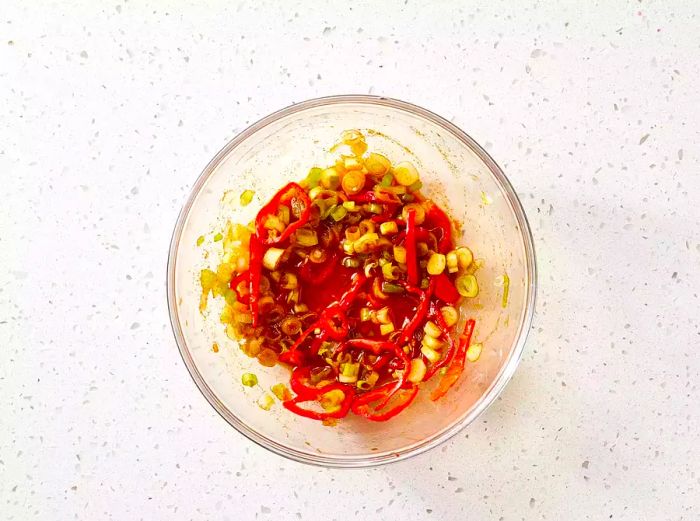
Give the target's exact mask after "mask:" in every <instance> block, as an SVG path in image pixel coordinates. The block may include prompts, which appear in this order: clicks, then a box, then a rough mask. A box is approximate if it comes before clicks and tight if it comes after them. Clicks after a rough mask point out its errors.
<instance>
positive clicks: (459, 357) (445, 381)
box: [430, 319, 475, 401]
mask: <svg viewBox="0 0 700 521" xmlns="http://www.w3.org/2000/svg"><path fill="white" fill-rule="evenodd" d="M474 325H475V322H474V319H469V320H467V324H466V326H465V328H464V333H462V334H461V335H460V336H459V344H458V345H457V351H456V352H455V355H454V358H453V360H452V362H451V363H450V366H449V367H448V368H447V372H446V373H445V375H444V376H443V377H442V379H441V380H440V383H439V384H438V386H437V388H436V389H435V390H434V391H433V392H432V393H431V395H430V399H431V400H433V401H435V400H439V399H440V398H442V397H443V396H445V394H446V393H447V391H449V390H450V387H452V386H453V385H454V384H455V383H457V380H459V377H460V376H462V373H463V372H464V361H465V360H466V358H467V349H469V343H470V342H471V338H472V334H473V333H474Z"/></svg>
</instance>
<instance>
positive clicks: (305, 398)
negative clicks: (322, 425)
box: [282, 383, 355, 420]
mask: <svg viewBox="0 0 700 521" xmlns="http://www.w3.org/2000/svg"><path fill="white" fill-rule="evenodd" d="M334 390H339V391H342V392H343V394H344V398H343V401H342V402H341V404H340V407H339V408H338V410H337V411H331V412H317V411H312V410H310V409H304V408H303V407H299V404H300V403H304V402H313V401H316V400H318V399H319V398H320V397H321V396H322V395H324V394H326V393H328V392H330V391H334ZM354 399H355V390H354V389H353V388H352V387H351V386H349V385H347V384H341V383H333V384H329V385H325V386H323V387H321V388H320V389H316V392H315V394H313V395H312V394H311V393H310V392H309V393H308V394H306V393H305V394H304V395H299V396H297V397H296V398H293V399H291V400H287V401H285V402H282V405H283V406H284V408H285V409H287V410H288V411H291V412H293V413H295V414H298V415H299V416H304V417H306V418H311V419H312V420H328V419H331V418H343V417H344V416H346V415H347V414H348V412H349V411H350V407H351V406H352V404H353V400H354Z"/></svg>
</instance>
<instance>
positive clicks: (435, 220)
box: [424, 201, 452, 254]
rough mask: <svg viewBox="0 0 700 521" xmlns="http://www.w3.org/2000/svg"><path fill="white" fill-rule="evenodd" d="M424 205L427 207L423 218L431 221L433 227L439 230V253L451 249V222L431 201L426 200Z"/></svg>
mask: <svg viewBox="0 0 700 521" xmlns="http://www.w3.org/2000/svg"><path fill="white" fill-rule="evenodd" d="M424 206H426V207H427V211H426V212H425V220H426V221H427V222H429V223H432V224H433V225H434V226H435V228H437V229H438V230H440V231H441V232H442V233H441V235H442V237H440V240H439V241H438V249H439V251H440V253H443V254H445V253H447V252H448V251H450V249H452V222H451V221H450V218H449V217H447V214H445V212H443V211H442V209H441V208H440V207H439V206H438V205H436V204H435V203H434V202H432V201H426V202H425V203H424Z"/></svg>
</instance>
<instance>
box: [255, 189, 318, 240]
mask: <svg viewBox="0 0 700 521" xmlns="http://www.w3.org/2000/svg"><path fill="white" fill-rule="evenodd" d="M285 203H289V204H290V206H291V207H292V210H293V211H292V212H291V214H292V215H291V216H290V222H289V224H288V225H287V226H286V227H285V229H284V231H282V232H281V233H280V235H279V236H270V230H268V229H267V228H265V224H266V222H267V220H268V218H270V217H272V216H276V215H277V210H278V209H279V207H280V206H281V205H283V204H285ZM310 213H311V199H309V196H308V195H307V193H306V192H305V191H304V189H303V188H302V187H301V186H299V185H298V184H297V183H289V184H287V185H286V186H284V187H283V188H282V189H281V190H280V191H279V192H277V193H276V194H275V195H274V196H273V197H272V199H270V202H268V203H267V204H266V205H265V206H263V207H262V209H261V210H260V211H259V212H258V216H257V217H256V218H255V233H256V235H257V236H258V238H259V239H260V242H261V243H262V244H264V245H266V246H270V245H273V244H278V243H280V242H283V241H285V240H287V239H288V238H289V236H290V235H291V234H292V233H293V232H294V231H295V230H297V229H298V228H300V227H302V226H304V225H305V224H306V223H307V222H308V221H309V215H310ZM295 214H298V218H297V220H296V221H291V218H292V217H295Z"/></svg>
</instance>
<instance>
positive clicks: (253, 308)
mask: <svg viewBox="0 0 700 521" xmlns="http://www.w3.org/2000/svg"><path fill="white" fill-rule="evenodd" d="M249 251H250V261H249V265H250V267H249V270H248V273H249V274H250V300H249V303H250V312H251V314H252V315H253V327H257V326H258V322H259V321H260V317H259V315H258V298H259V296H260V277H261V276H262V267H263V266H262V257H263V251H262V244H260V241H259V240H258V238H257V237H256V236H255V235H253V236H251V237H250V246H249Z"/></svg>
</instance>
